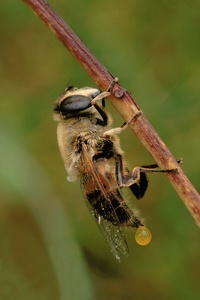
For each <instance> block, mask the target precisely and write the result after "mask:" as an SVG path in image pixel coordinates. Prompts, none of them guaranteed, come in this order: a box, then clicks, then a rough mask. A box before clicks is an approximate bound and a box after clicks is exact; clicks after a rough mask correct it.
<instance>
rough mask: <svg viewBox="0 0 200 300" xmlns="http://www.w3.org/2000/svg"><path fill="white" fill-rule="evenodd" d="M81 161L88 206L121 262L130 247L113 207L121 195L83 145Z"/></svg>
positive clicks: (82, 183) (83, 187) (85, 197)
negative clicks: (121, 255) (97, 166)
mask: <svg viewBox="0 0 200 300" xmlns="http://www.w3.org/2000/svg"><path fill="white" fill-rule="evenodd" d="M82 146H83V147H82V152H81V159H82V166H83V175H82V178H81V186H82V191H83V195H84V199H85V201H86V205H87V207H88V209H89V211H90V213H91V215H92V216H93V217H94V218H95V220H96V223H97V225H98V227H99V229H100V231H101V232H102V234H103V236H104V237H105V239H106V241H107V243H108V245H109V246H110V249H111V252H112V253H113V255H114V256H115V257H116V259H118V260H120V253H122V254H124V255H127V254H128V246H127V243H126V238H125V235H124V232H123V229H122V227H121V226H120V222H119V219H118V217H117V214H116V212H115V208H114V206H113V204H114V203H116V202H117V203H118V201H119V200H118V199H117V198H119V197H121V194H120V192H119V191H118V190H112V188H111V186H110V183H109V181H108V180H107V179H106V178H105V177H104V176H103V175H102V174H101V173H100V172H98V169H97V168H96V166H95V162H93V161H92V159H91V157H90V155H89V151H88V150H89V149H87V146H86V145H85V144H83V145H82Z"/></svg>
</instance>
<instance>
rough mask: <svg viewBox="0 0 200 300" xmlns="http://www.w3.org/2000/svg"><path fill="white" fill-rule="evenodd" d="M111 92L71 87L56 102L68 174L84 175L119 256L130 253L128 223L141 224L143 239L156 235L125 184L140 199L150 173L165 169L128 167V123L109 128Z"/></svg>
mask: <svg viewBox="0 0 200 300" xmlns="http://www.w3.org/2000/svg"><path fill="white" fill-rule="evenodd" d="M109 95H110V92H109V91H106V92H101V91H100V90H98V89H95V88H91V87H84V88H80V89H77V88H74V87H72V86H69V87H67V88H66V90H65V92H64V94H62V95H61V96H60V97H59V98H58V99H57V100H56V102H55V106H54V119H55V120H56V121H58V127H57V138H58V145H59V149H60V153H61V156H62V158H63V162H64V166H65V169H66V171H67V174H68V177H67V179H68V181H75V180H77V179H80V181H81V187H82V191H83V195H84V199H85V201H86V205H87V207H88V208H89V211H90V213H91V214H92V216H93V217H94V218H95V220H96V222H97V224H98V226H99V228H100V230H101V232H102V233H103V235H104V237H105V239H106V241H107V243H108V244H109V246H110V248H111V252H112V253H113V254H114V256H115V257H116V258H117V259H118V260H120V254H121V253H122V254H124V255H126V254H127V253H128V246H127V242H126V238H125V235H124V232H123V228H124V227H135V228H137V229H138V231H136V232H137V238H138V239H140V238H141V243H143V239H144V244H145V243H148V242H149V241H150V240H151V233H150V231H149V230H148V229H147V228H146V227H145V226H144V225H143V222H142V221H141V220H140V218H139V216H138V213H137V212H136V211H135V210H134V209H132V208H130V207H129V205H128V204H127V203H126V201H125V200H124V198H123V196H122V193H121V189H122V188H125V187H129V188H130V189H131V191H132V193H133V194H134V195H135V197H136V198H137V199H140V198H142V197H143V196H144V194H145V191H146V189H147V186H148V181H147V177H146V174H145V173H146V172H148V171H150V172H152V171H155V172H166V170H160V169H157V167H158V166H157V165H150V166H143V167H136V168H134V169H133V171H130V170H129V168H128V166H127V164H126V162H125V161H124V155H123V151H122V149H121V146H120V142H119V139H118V136H117V134H119V133H120V132H121V131H123V130H124V129H125V128H126V127H127V126H128V124H124V125H123V126H122V127H117V128H111V129H110V127H109V126H110V125H111V123H112V119H111V117H110V115H109V114H108V113H107V112H106V111H105V109H104V103H105V102H104V100H105V98H106V97H108V96H109ZM100 100H101V101H102V104H99V103H100V102H101V101H100ZM168 171H169V172H170V171H174V170H168ZM145 238H146V239H147V242H146V240H145Z"/></svg>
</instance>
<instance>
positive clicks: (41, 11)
mask: <svg viewBox="0 0 200 300" xmlns="http://www.w3.org/2000/svg"><path fill="white" fill-rule="evenodd" d="M23 1H24V2H25V3H26V4H27V5H28V6H30V7H31V8H32V10H33V11H35V12H36V14H37V15H38V16H39V17H40V19H42V20H43V22H44V23H45V24H46V25H47V26H48V27H49V28H50V29H51V30H52V31H53V33H54V35H55V36H56V37H57V38H58V39H59V40H60V41H61V42H62V43H63V44H64V46H65V47H66V48H67V49H68V50H69V52H70V53H71V54H72V55H73V56H74V57H75V58H76V59H77V60H78V61H79V63H80V64H81V65H82V66H83V68H84V69H85V70H86V72H87V73H88V74H89V75H90V76H91V78H93V80H94V81H95V82H96V84H97V86H98V87H99V88H100V89H101V90H102V91H106V90H107V89H108V87H109V86H110V84H111V83H112V82H113V79H114V77H113V76H112V75H111V74H110V73H109V72H108V71H107V69H106V68H105V67H104V66H103V65H102V64H101V63H100V62H99V61H98V60H97V58H96V57H95V56H94V55H93V54H92V53H91V51H90V50H89V49H88V48H87V47H86V46H85V45H84V44H83V42H82V41H81V40H80V39H79V38H78V37H77V36H76V34H75V33H74V32H73V31H72V30H71V28H70V27H69V26H68V25H67V24H66V23H65V22H64V21H63V20H62V19H61V17H60V16H59V15H58V14H56V12H55V11H54V10H53V9H52V8H51V7H50V6H49V5H48V4H47V3H46V1H44V0H23ZM109 100H110V101H111V103H112V104H113V106H114V107H115V108H116V109H117V110H118V112H119V113H120V115H121V116H122V117H123V118H124V120H125V121H126V122H129V121H130V120H131V119H133V121H132V122H131V123H130V125H129V126H130V128H131V129H132V130H133V132H134V133H135V135H136V136H137V137H138V138H139V140H140V141H141V143H142V144H143V145H144V146H145V147H146V149H147V150H148V152H149V153H150V154H151V155H152V157H153V158H154V160H155V161H156V163H157V164H158V165H159V167H160V168H161V169H176V168H177V169H178V171H177V172H176V173H166V176H167V178H168V180H169V181H170V182H171V184H172V186H173V187H174V189H175V190H176V191H177V193H178V195H179V196H180V198H181V199H182V201H183V202H184V204H185V206H186V207H187V209H188V210H189V212H190V213H191V215H192V216H193V218H194V220H195V222H196V223H197V225H198V226H200V196H199V194H198V193H197V191H196V190H195V188H194V186H193V185H192V184H191V182H190V181H189V180H188V178H187V177H186V175H185V174H184V172H183V170H182V169H181V168H180V166H179V165H178V163H177V161H176V160H175V158H174V157H173V155H172V154H171V153H170V151H169V149H168V148H167V147H166V145H165V144H164V143H163V141H162V140H161V139H160V137H159V135H158V134H157V132H156V131H155V130H154V128H153V127H152V125H151V124H150V123H149V121H148V120H147V118H146V117H145V115H144V114H143V112H142V111H141V110H140V108H139V106H138V105H137V103H136V102H135V100H134V99H133V97H132V96H131V94H130V93H129V92H127V91H126V90H124V89H123V88H122V87H121V86H120V85H119V83H116V84H115V85H114V87H113V89H112V93H111V96H110V97H109ZM134 116H137V117H136V118H133V117H134Z"/></svg>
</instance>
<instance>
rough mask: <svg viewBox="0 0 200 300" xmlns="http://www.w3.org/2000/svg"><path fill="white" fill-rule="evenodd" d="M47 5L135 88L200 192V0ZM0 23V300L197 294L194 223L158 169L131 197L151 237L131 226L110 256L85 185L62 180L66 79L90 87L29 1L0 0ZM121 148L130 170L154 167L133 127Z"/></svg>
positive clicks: (199, 259) (198, 245) (198, 243)
mask: <svg viewBox="0 0 200 300" xmlns="http://www.w3.org/2000/svg"><path fill="white" fill-rule="evenodd" d="M49 4H50V5H52V6H53V8H54V9H55V10H56V11H57V12H58V13H59V14H60V15H61V17H62V18H63V19H64V20H66V22H67V23H68V24H69V25H70V26H71V27H72V29H73V30H74V31H75V32H76V33H77V34H78V35H79V36H80V38H81V39H82V40H83V41H84V42H85V43H86V45H87V46H88V47H89V48H90V49H91V50H92V52H93V53H94V54H95V55H96V56H97V57H98V58H99V59H100V61H101V62H102V63H103V64H105V66H106V67H107V69H108V70H109V71H110V72H111V73H112V74H113V75H114V76H117V77H119V78H120V82H121V84H122V85H123V86H124V87H125V88H126V89H128V90H130V91H131V92H132V94H133V95H134V97H135V99H136V100H137V102H138V104H139V105H140V107H141V108H142V110H143V111H144V112H145V114H146V115H147V117H148V118H149V119H150V121H151V123H152V124H153V126H154V127H155V128H156V130H157V131H158V133H159V134H160V135H161V137H162V139H163V140H164V142H165V143H166V144H167V145H168V146H169V148H170V150H171V151H172V153H173V154H174V155H175V156H176V157H177V158H179V157H180V156H181V157H183V159H184V164H183V168H184V170H185V172H186V173H187V175H188V177H189V178H190V180H191V181H192V182H193V183H194V185H195V187H196V188H197V189H198V190H199V186H200V183H199V181H200V176H199V174H200V172H199V169H200V160H199V151H200V140H199V131H200V122H199V110H200V104H199V95H200V84H199V82H200V39H199V32H200V2H199V1H198V0H196V1H195V0H194V1H188V0H183V1H178V0H173V1H172V0H168V1H166V0H161V1H148V0H125V1H124V2H123V3H122V2H121V1H119V0H115V1H113V0H110V1H105V0H102V1H89V0H88V1H87V0H85V1H82V0H80V1H72V0H69V1H63V0H56V1H55V0H54V1H53V0H51V1H49ZM0 19H1V28H0V43H1V47H0V78H1V89H0V96H1V102H0V103H1V104H0V105H1V109H0V114H1V116H0V138H1V147H0V164H1V167H0V185H1V194H0V197H1V198H0V216H1V218H0V236H1V247H0V299H2V300H4V299H5V300H7V299H20V300H22V299H42V300H44V299H48V300H49V299H75V300H79V299H81V300H82V299H97V300H101V299H104V300H107V299H109V300H112V299H115V300H118V299H119V300H121V299H127V300H128V299H140V300H144V299H150V298H152V299H182V300H185V299H188V298H189V297H190V298H191V299H199V297H200V287H199V279H200V271H199V270H200V232H199V228H197V226H196V225H195V224H194V222H193V219H192V217H191V216H190V215H189V213H188V212H187V211H186V209H185V207H184V205H183V204H182V202H181V201H180V199H179V198H178V196H177V195H176V193H175V192H174V190H173V189H172V188H171V186H170V185H169V183H168V182H167V180H165V177H164V176H163V175H150V176H149V177H150V184H149V189H148V191H147V194H146V195H145V197H144V199H142V200H141V201H140V202H136V201H135V200H134V205H136V206H137V207H138V208H139V209H141V212H142V215H144V216H145V219H146V221H147V223H148V227H149V228H150V229H151V231H152V233H153V240H152V242H151V244H150V245H149V246H147V247H144V248H143V247H140V246H138V245H136V244H135V242H134V240H133V234H134V233H133V231H130V232H129V231H127V239H128V243H129V247H130V256H129V258H123V259H122V262H121V264H119V263H118V262H117V261H115V259H114V258H113V257H112V256H111V254H110V252H109V249H108V248H107V245H106V244H105V241H104V239H103V237H102V236H101V234H100V233H99V231H98V229H97V227H96V226H95V224H94V223H93V220H92V218H91V217H90V216H89V214H88V212H87V209H86V208H85V205H84V201H83V199H82V195H81V192H80V190H79V183H74V184H70V183H68V182H66V174H65V170H64V168H63V164H62V161H61V158H60V155H59V152H58V147H57V143H56V124H55V123H54V122H53V121H52V108H53V105H54V101H55V99H56V98H57V96H58V95H59V94H60V93H61V92H62V91H63V90H64V88H65V87H66V85H67V84H68V83H69V82H70V84H74V85H76V86H79V87H81V86H86V85H87V86H90V85H91V86H94V83H93V82H92V80H91V79H90V78H89V76H88V75H87V74H86V73H85V71H84V70H83V69H82V68H81V67H80V66H79V64H78V63H77V62H76V61H75V60H74V58H72V57H71V55H70V54H69V53H68V52H67V51H66V49H65V48H64V47H63V46H62V44H61V43H60V42H59V41H58V40H56V39H55V37H54V36H53V34H52V33H51V32H50V31H49V30H48V29H47V28H46V27H45V26H44V25H43V23H42V22H41V20H39V19H38V18H37V17H36V16H35V14H34V13H33V12H32V11H31V10H30V9H29V8H28V7H27V6H26V5H25V4H24V3H23V1H14V0H7V1H1V3H0ZM107 109H108V110H109V111H110V112H111V114H112V116H113V118H114V125H117V126H118V125H120V124H121V123H122V120H121V118H120V117H119V116H118V114H117V113H116V112H115V111H114V110H113V108H112V107H111V106H110V105H109V104H108V105H107ZM128 141H131V142H128ZM121 143H122V146H123V148H124V149H125V151H126V157H127V159H128V161H130V164H131V165H132V166H136V165H142V164H148V163H152V159H151V157H150V156H149V155H148V153H147V152H146V151H145V149H144V148H143V147H142V145H141V144H140V142H139V141H138V140H137V139H136V138H135V137H134V136H133V135H132V133H131V132H130V131H129V130H127V131H126V132H125V133H123V134H122V135H121ZM129 198H130V199H131V195H129ZM93 290H94V292H93ZM93 293H95V294H93Z"/></svg>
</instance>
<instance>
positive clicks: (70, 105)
mask: <svg viewBox="0 0 200 300" xmlns="http://www.w3.org/2000/svg"><path fill="white" fill-rule="evenodd" d="M90 106H91V100H90V98H88V97H85V96H81V95H77V96H71V97H67V98H66V99H65V100H64V101H62V103H61V105H60V111H61V112H62V113H64V114H65V113H77V112H79V111H82V110H85V109H87V108H88V107H90Z"/></svg>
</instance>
